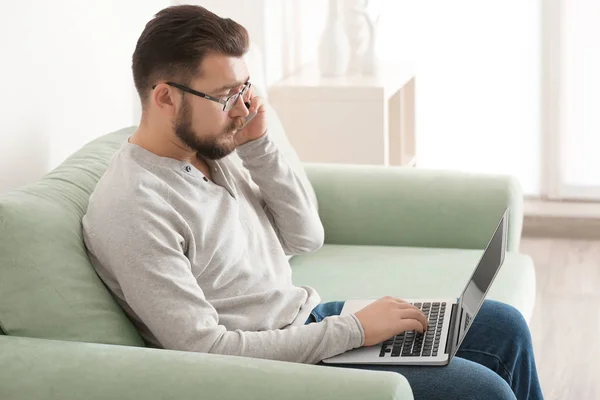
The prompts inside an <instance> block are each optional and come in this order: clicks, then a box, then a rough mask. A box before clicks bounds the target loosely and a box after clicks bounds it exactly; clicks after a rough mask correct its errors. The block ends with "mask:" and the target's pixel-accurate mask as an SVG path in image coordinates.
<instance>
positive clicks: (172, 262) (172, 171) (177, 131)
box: [83, 5, 541, 399]
mask: <svg viewBox="0 0 600 400" xmlns="http://www.w3.org/2000/svg"><path fill="white" fill-rule="evenodd" d="M248 45H249V39H248V34H247V32H246V30H245V29H244V28H243V27H242V26H240V25H239V24H237V23H235V22H234V21H232V20H229V19H222V18H219V17H218V16H216V15H214V14H212V13H210V12H209V11H207V10H206V9H204V8H201V7H197V6H188V5H186V6H175V7H169V8H167V9H164V10H162V11H160V12H159V13H158V14H157V15H156V16H155V18H154V19H152V20H151V21H150V22H149V23H148V24H147V25H146V28H145V29H144V31H143V33H142V35H141V36H140V38H139V40H138V43H137V46H136V49H135V52H134V54H133V76H134V81H135V85H136V88H137V90H138V93H139V95H140V98H141V102H142V119H141V123H140V125H139V128H138V129H137V131H136V132H135V133H134V134H133V135H132V136H131V137H130V138H129V139H128V140H127V141H126V142H125V143H124V144H123V146H122V148H121V149H120V150H119V151H118V152H117V153H116V155H115V156H114V158H113V159H112V161H111V163H110V165H109V167H108V170H107V171H106V173H105V174H104V176H103V177H102V178H101V179H100V181H99V182H98V185H97V187H96V189H95V190H94V193H93V194H92V196H91V198H90V203H89V208H88V211H87V214H86V215H85V217H84V218H83V232H84V239H85V243H86V246H87V249H88V252H89V255H90V258H91V260H92V262H93V264H94V267H95V268H96V271H97V273H98V275H99V276H100V278H101V279H102V280H103V281H104V282H105V283H106V285H107V287H108V288H109V289H110V290H111V292H112V294H113V295H114V296H115V298H116V299H117V301H118V302H119V304H120V305H121V306H122V307H123V309H124V310H125V311H126V312H127V314H128V315H129V316H130V318H131V320H132V321H133V322H134V323H135V325H136V327H137V328H138V330H139V331H140V333H141V334H142V336H143V337H144V339H145V341H146V342H147V344H148V345H149V346H153V347H159V348H169V349H176V350H185V351H196V352H208V353H218V354H229V355H238V356H245V357H260V358H268V359H275V360H283V361H291V362H301V363H319V362H320V361H321V360H322V359H324V358H327V357H330V356H333V355H336V354H339V353H342V352H345V351H347V350H350V349H354V348H357V347H360V346H363V345H364V346H369V345H374V344H377V343H380V342H382V341H384V340H385V339H388V338H389V337H391V336H393V335H395V334H398V333H401V332H404V331H406V330H416V331H419V332H422V331H424V329H426V326H427V321H426V319H425V316H424V315H423V313H422V312H421V311H419V310H418V309H416V308H415V307H413V306H412V305H410V304H408V303H406V302H405V301H403V300H401V299H396V298H391V297H386V298H383V299H380V300H378V301H376V302H374V303H372V304H371V305H369V306H368V307H366V308H364V309H363V310H361V311H359V312H357V313H355V314H354V315H349V316H340V315H339V313H340V310H341V306H342V304H343V303H341V302H336V303H327V304H319V303H320V298H319V295H318V294H317V293H316V292H315V290H314V289H312V288H310V287H296V286H294V285H293V284H292V281H291V269H290V266H289V263H288V261H287V258H286V255H290V254H303V253H309V252H314V251H316V250H318V249H319V248H320V247H321V246H322V244H323V237H324V234H323V227H322V225H321V222H320V220H319V216H318V214H317V211H316V210H315V208H314V206H313V205H312V204H311V201H310V200H309V196H308V195H307V192H306V190H305V188H304V187H303V186H302V184H301V182H300V180H299V179H298V177H297V176H296V174H295V173H294V171H293V170H292V168H291V167H290V166H289V165H288V164H287V163H286V161H285V160H284V158H283V157H282V155H281V153H280V152H279V150H278V149H277V146H276V145H275V144H274V143H273V141H272V140H271V138H270V137H269V132H267V115H266V113H265V107H264V105H263V100H262V99H261V98H260V97H258V96H256V95H255V92H254V90H253V88H252V86H251V84H250V77H249V73H248V70H247V67H246V64H245V62H244V60H243V58H242V56H243V55H244V54H245V53H246V51H247V50H248ZM254 113H256V117H255V118H254V119H252V120H251V121H250V122H249V123H248V125H247V126H243V123H244V119H245V118H246V117H247V116H248V115H251V114H254ZM233 151H236V152H237V155H238V156H239V157H240V159H241V160H242V163H243V167H244V168H238V167H237V166H236V164H234V163H233V162H232V160H231V159H230V157H227V156H228V155H229V154H231V153H232V152H233ZM488 325H489V326H488ZM468 339H469V340H465V343H464V345H463V346H462V349H461V353H459V356H461V357H463V358H456V359H455V360H454V361H453V362H452V363H451V365H450V366H448V367H444V368H411V367H385V368H387V369H391V370H395V371H398V372H400V373H402V374H403V375H404V376H406V377H407V379H408V380H409V381H410V383H411V386H412V388H413V391H414V393H415V396H416V397H417V398H437V397H439V398H470V397H477V398H486V399H491V398H502V399H507V398H514V397H515V394H516V395H517V396H518V397H519V398H523V399H524V398H541V393H540V390H539V384H538V383H537V375H536V370H535V363H534V361H533V354H532V350H531V342H530V337H529V332H528V330H527V326H526V325H525V323H524V321H523V319H522V317H521V316H520V314H519V313H518V312H517V311H515V310H514V309H513V308H510V307H508V306H506V305H502V304H500V303H492V302H487V303H486V305H485V306H484V307H483V308H482V310H481V312H480V314H479V316H478V317H477V318H476V321H475V322H474V325H473V327H472V329H471V333H470V338H468ZM494 340H497V341H498V342H495V341H494ZM349 367H354V368H370V369H384V367H375V366H349Z"/></svg>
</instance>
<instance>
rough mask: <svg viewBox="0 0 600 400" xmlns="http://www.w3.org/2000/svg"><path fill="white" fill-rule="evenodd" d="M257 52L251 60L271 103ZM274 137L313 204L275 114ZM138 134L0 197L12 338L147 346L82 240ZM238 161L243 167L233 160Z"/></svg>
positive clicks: (111, 140) (3, 321)
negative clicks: (112, 168) (99, 186)
mask: <svg viewBox="0 0 600 400" xmlns="http://www.w3.org/2000/svg"><path fill="white" fill-rule="evenodd" d="M261 58H262V57H261V55H260V51H259V50H258V49H256V47H253V48H252V49H251V51H250V52H249V53H248V54H247V55H246V60H247V62H248V66H249V69H250V74H251V77H252V78H251V79H252V81H253V85H254V87H255V90H256V91H257V93H258V94H259V95H261V96H263V97H265V98H266V96H267V91H266V88H265V87H264V80H263V79H262V64H261V61H260V60H261ZM266 107H267V109H268V111H267V112H268V113H269V126H268V129H269V132H270V135H271V137H272V138H273V140H274V141H275V142H276V143H277V145H278V147H279V149H280V150H281V151H282V153H283V155H284V157H285V158H286V159H287V160H288V162H289V163H290V164H291V165H292V167H293V168H294V169H295V171H296V172H297V174H298V175H299V177H300V179H301V180H302V181H303V182H304V184H305V185H306V186H307V190H308V191H309V194H310V195H311V197H312V199H313V201H314V203H315V205H316V196H315V194H314V191H313V190H312V187H311V186H310V183H309V181H308V178H307V176H306V174H305V173H304V169H303V167H302V164H301V163H300V160H299V159H298V156H297V155H296V153H295V152H294V150H293V149H292V147H291V145H290V143H289V141H288V140H287V137H286V136H285V132H284V130H283V126H282V125H281V122H280V121H279V118H278V117H277V115H276V113H275V110H273V108H272V107H270V106H269V105H268V104H267V105H266ZM135 129H136V128H135V127H129V128H125V129H122V130H119V131H117V132H113V133H110V134H107V135H105V136H102V137H100V138H98V139H96V140H94V141H92V142H90V143H88V144H87V145H86V146H84V147H83V148H82V149H80V150H79V151H77V152H76V153H74V154H73V155H72V156H71V157H69V158H68V159H67V160H66V161H65V162H64V163H62V164H61V165H60V166H59V167H57V168H56V169H55V170H54V171H52V172H50V173H49V174H47V175H46V176H45V177H44V178H42V179H41V180H40V181H38V182H36V183H33V184H30V185H28V186H26V187H24V188H21V189H18V190H13V191H11V192H8V193H6V194H3V195H0V326H2V327H3V328H4V330H5V333H6V334H7V335H15V336H27V337H42V338H48V339H59V340H73V341H83V342H99V343H109V344H120V345H131V346H143V345H144V343H143V340H142V339H141V337H140V335H139V334H138V332H137V331H136V330H135V328H134V326H133V324H132V323H131V322H130V321H129V319H128V318H127V316H126V315H125V313H124V312H123V311H122V310H121V308H120V307H119V306H118V305H117V303H116V301H115V300H114V299H113V297H112V296H111V295H110V293H109V291H108V290H107V289H106V287H105V286H104V284H103V283H102V281H101V280H100V279H99V277H98V276H97V275H96V272H95V270H94V269H93V267H92V265H91V263H90V261H89V258H88V256H87V253H86V251H85V246H84V244H83V239H82V233H81V219H82V217H83V215H84V214H85V212H86V210H87V204H88V198H89V196H90V194H91V193H92V191H93V189H94V187H95V186H96V183H97V182H98V180H99V179H100V177H101V176H102V174H103V173H104V171H105V170H106V168H107V166H108V163H109V162H110V159H111V158H112V156H113V154H114V153H115V151H116V150H117V149H118V148H119V147H120V146H121V144H122V143H123V142H124V141H125V140H126V139H127V137H128V136H130V135H131V134H132V133H133V132H134V131H135ZM232 157H233V158H234V161H235V162H237V163H239V164H240V165H241V162H240V160H239V158H237V156H235V154H233V155H232Z"/></svg>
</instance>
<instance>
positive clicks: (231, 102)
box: [225, 93, 240, 111]
mask: <svg viewBox="0 0 600 400" xmlns="http://www.w3.org/2000/svg"><path fill="white" fill-rule="evenodd" d="M239 98H240V94H239V93H236V94H234V95H233V96H231V97H230V98H228V99H227V104H225V111H229V110H231V109H232V108H233V107H234V106H235V104H236V103H237V101H238V99H239Z"/></svg>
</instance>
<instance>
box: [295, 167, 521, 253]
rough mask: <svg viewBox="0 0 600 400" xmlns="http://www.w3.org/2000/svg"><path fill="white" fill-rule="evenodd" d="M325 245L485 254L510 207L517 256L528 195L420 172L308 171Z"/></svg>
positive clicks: (503, 183) (500, 184)
mask: <svg viewBox="0 0 600 400" xmlns="http://www.w3.org/2000/svg"><path fill="white" fill-rule="evenodd" d="M304 167H305V170H306V173H307V175H308V178H309V180H310V182H311V184H312V186H313V188H314V190H315V193H316V195H317V200H318V203H319V214H320V217H321V221H322V222H323V226H324V228H325V243H330V244H354V245H389V246H413V247H443V248H464V249H483V248H485V246H486V245H487V243H488V240H489V239H490V237H491V235H492V233H493V232H494V229H495V228H496V226H497V224H498V222H499V220H500V217H501V216H502V213H503V212H504V210H505V208H506V207H510V220H509V235H508V249H509V250H511V251H517V250H518V247H519V242H520V239H521V230H522V225H523V194H522V191H521V188H520V186H519V184H518V182H517V180H516V179H514V178H512V177H509V176H494V175H481V174H469V173H461V172H452V171H436V170H424V169H418V168H401V167H384V166H360V165H333V164H305V165H304Z"/></svg>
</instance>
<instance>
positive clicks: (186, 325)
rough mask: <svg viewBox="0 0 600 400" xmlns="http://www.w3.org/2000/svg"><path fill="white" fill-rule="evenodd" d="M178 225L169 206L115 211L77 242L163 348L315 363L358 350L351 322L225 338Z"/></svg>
mask: <svg viewBox="0 0 600 400" xmlns="http://www.w3.org/2000/svg"><path fill="white" fill-rule="evenodd" d="M120 208H122V209H120ZM178 218H179V216H178V214H176V213H175V212H174V211H173V209H172V208H171V207H169V205H168V204H164V205H161V204H157V203H156V202H154V203H152V205H151V207H150V206H148V207H145V206H144V205H143V204H138V205H136V207H135V208H132V207H125V206H123V207H119V206H116V207H114V208H113V209H112V212H111V213H110V216H108V217H106V218H105V220H103V221H94V222H95V225H94V227H93V228H92V227H90V226H86V227H85V228H86V235H84V237H85V238H86V245H87V247H88V251H90V252H91V253H93V256H94V257H95V258H97V259H98V260H99V261H100V263H102V265H104V266H107V267H108V268H109V269H110V270H111V272H112V274H113V275H114V277H115V279H116V280H117V282H118V285H119V287H120V290H121V292H122V295H123V297H124V301H126V303H127V304H128V305H129V306H130V307H131V309H132V310H133V311H134V312H135V313H136V315H137V316H138V317H139V318H140V319H141V320H142V322H143V323H144V324H145V325H146V326H147V327H148V329H149V330H150V331H151V332H152V334H153V335H154V336H155V337H156V338H157V339H158V341H159V342H160V343H161V345H162V346H163V347H164V348H167V349H174V350H183V351H194V352H205V353H216V354H226V355H236V356H244V357H254V358H266V359H274V360H281V361H290V362H301V363H317V362H319V361H321V360H322V359H324V358H327V357H330V356H334V355H337V354H340V353H343V352H345V351H347V350H350V349H353V348H357V347H360V346H361V345H362V343H363V331H362V327H361V325H360V322H359V321H358V319H356V317H355V316H354V315H348V316H334V317H329V318H326V319H325V320H324V321H322V322H320V323H313V324H309V325H303V326H288V327H285V328H284V329H274V330H267V331H258V332H253V331H241V330H235V331H228V330H227V329H226V327H225V326H223V325H221V324H219V315H218V314H217V311H216V310H215V308H214V307H213V306H212V305H211V303H210V302H209V301H207V299H206V297H205V296H204V293H203V291H202V289H201V287H200V286H199V285H198V282H197V281H196V278H195V277H194V275H193V273H192V269H191V265H190V262H189V260H188V258H187V257H186V256H185V248H184V242H185V238H184V235H183V234H182V233H181V229H180V228H178V226H177V225H178ZM109 227H110V229H107V228H109ZM100 232H102V233H103V234H99V233H100ZM109 232H110V234H109Z"/></svg>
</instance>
